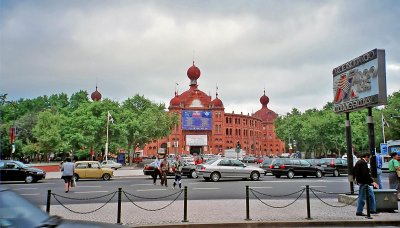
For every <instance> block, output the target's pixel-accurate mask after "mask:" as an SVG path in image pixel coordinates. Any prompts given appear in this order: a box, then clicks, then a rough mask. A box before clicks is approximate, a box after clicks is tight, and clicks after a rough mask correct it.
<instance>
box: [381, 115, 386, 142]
mask: <svg viewBox="0 0 400 228" xmlns="http://www.w3.org/2000/svg"><path fill="white" fill-rule="evenodd" d="M381 115H382V119H381V122H382V135H383V143H386V139H385V122H384V118H383V113H381Z"/></svg>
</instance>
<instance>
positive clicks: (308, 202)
mask: <svg viewBox="0 0 400 228" xmlns="http://www.w3.org/2000/svg"><path fill="white" fill-rule="evenodd" d="M306 197H307V219H312V218H311V209H310V186H309V185H306Z"/></svg>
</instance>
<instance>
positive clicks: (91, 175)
mask: <svg viewBox="0 0 400 228" xmlns="http://www.w3.org/2000/svg"><path fill="white" fill-rule="evenodd" d="M113 175H114V173H113V170H112V169H110V168H103V167H101V164H100V162H98V161H77V162H75V173H74V178H75V180H76V181H78V180H79V179H103V180H110V179H111V178H112V177H113Z"/></svg>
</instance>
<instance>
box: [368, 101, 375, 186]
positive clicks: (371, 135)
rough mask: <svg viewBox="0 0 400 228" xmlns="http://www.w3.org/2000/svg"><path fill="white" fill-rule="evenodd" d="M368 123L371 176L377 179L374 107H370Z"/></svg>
mask: <svg viewBox="0 0 400 228" xmlns="http://www.w3.org/2000/svg"><path fill="white" fill-rule="evenodd" d="M367 125H368V149H369V152H370V153H371V162H370V164H371V176H372V178H374V179H376V177H377V170H376V156H375V131H374V119H373V117H372V107H368V116H367Z"/></svg>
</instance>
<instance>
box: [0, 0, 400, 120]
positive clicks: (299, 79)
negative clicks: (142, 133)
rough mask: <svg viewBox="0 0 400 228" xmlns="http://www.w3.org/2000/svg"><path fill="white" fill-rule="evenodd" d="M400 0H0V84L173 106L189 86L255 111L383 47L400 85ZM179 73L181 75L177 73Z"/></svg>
mask: <svg viewBox="0 0 400 228" xmlns="http://www.w3.org/2000/svg"><path fill="white" fill-rule="evenodd" d="M399 20H400V1H398V0H382V1H368V0H352V1H347V0H343V1H341V0H337V1H333V0H332V1H328V0H325V1H313V0H310V1H306V0H299V1H285V0H283V1H278V0H275V1H268V0H260V1H257V0H251V1H245V0H241V1H237V0H218V1H217V0H215V1H208V0H202V1H194V0H181V1H180V0H167V1H152V0H142V1H139V0H138V1H102V0H98V1H91V0H86V1H81V0H66V1H63V0H58V1H52V0H49V1H43V0H37V1H24V0H19V1H5V0H0V94H4V93H7V94H8V99H9V100H18V99H20V98H23V99H32V98H36V97H38V96H43V95H48V96H49V95H52V94H59V93H67V94H68V95H69V96H70V95H72V94H73V93H75V92H78V91H80V90H86V91H87V92H88V93H89V96H90V94H91V93H92V92H93V91H94V90H95V88H96V84H97V86H98V91H99V92H100V93H101V94H102V96H103V98H109V99H112V100H116V101H121V102H122V101H124V100H126V99H127V98H129V97H133V96H134V95H136V94H139V95H143V96H144V97H146V98H148V99H150V100H151V101H153V102H156V103H165V104H166V107H168V105H169V102H170V100H171V99H172V98H173V97H174V92H175V90H178V93H179V94H180V93H182V92H184V91H186V90H188V89H189V83H190V80H189V78H188V77H187V74H186V73H187V70H188V68H189V67H190V66H192V63H193V60H194V61H195V65H196V66H197V67H198V68H199V69H200V71H201V76H200V78H199V79H198V80H197V83H198V85H199V87H198V88H199V89H200V90H202V91H204V92H205V93H207V94H210V95H211V96H212V99H214V98H215V94H216V87H218V97H219V98H220V99H221V100H222V102H223V104H224V107H225V112H229V113H230V112H232V111H234V112H235V113H240V112H242V113H243V114H247V113H253V112H255V111H257V110H259V109H260V108H261V104H260V97H261V96H262V95H263V91H264V90H265V93H266V95H267V96H268V97H269V99H270V102H269V104H268V108H270V109H271V110H273V111H275V112H276V113H278V114H286V113H288V112H291V110H292V109H293V108H296V109H298V110H300V111H302V112H303V111H305V110H308V109H313V108H316V109H322V107H323V106H324V105H325V104H327V103H328V102H331V101H332V100H333V79H332V69H333V68H335V67H337V66H339V65H341V64H343V63H345V62H347V61H350V60H352V59H354V58H356V57H358V56H360V55H362V54H364V53H366V52H368V51H370V50H373V49H375V48H378V49H385V53H386V82H387V94H388V95H390V94H392V93H393V92H396V91H399V90H400V42H399V41H400V23H399ZM177 84H178V85H177Z"/></svg>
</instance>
